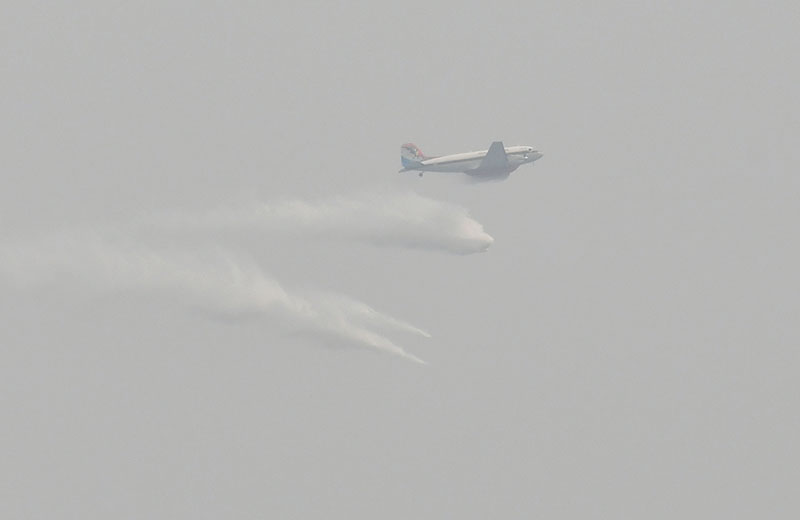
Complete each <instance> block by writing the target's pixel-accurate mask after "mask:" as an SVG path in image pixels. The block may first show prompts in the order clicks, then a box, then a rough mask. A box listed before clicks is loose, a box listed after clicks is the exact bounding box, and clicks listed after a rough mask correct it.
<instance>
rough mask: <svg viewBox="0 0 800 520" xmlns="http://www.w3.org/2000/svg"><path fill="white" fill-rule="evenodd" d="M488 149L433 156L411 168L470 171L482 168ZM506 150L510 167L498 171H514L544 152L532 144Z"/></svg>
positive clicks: (430, 170)
mask: <svg viewBox="0 0 800 520" xmlns="http://www.w3.org/2000/svg"><path fill="white" fill-rule="evenodd" d="M487 151H488V150H482V151H479V152H465V153H457V154H452V155H443V156H441V157H433V158H431V159H426V160H424V161H422V162H420V164H419V166H418V167H411V168H409V169H413V170H419V171H428V172H464V173H470V172H472V171H476V170H478V169H479V168H480V165H481V162H482V161H483V158H484V157H486V152H487ZM505 151H506V156H507V158H508V168H506V169H505V170H506V171H503V172H499V171H498V172H497V173H509V172H512V171H514V170H516V169H517V168H519V167H520V166H521V165H523V164H526V163H531V162H533V161H535V160H537V159H539V158H541V157H542V154H541V153H539V152H537V151H536V150H534V149H533V147H531V146H509V147H507V148H505Z"/></svg>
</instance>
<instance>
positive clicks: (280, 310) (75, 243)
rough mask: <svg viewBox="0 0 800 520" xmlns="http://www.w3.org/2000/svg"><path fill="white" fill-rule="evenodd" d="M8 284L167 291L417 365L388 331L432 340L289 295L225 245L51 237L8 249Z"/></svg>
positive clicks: (374, 314)
mask: <svg viewBox="0 0 800 520" xmlns="http://www.w3.org/2000/svg"><path fill="white" fill-rule="evenodd" d="M0 282H2V283H4V284H12V285H16V286H18V287H22V288H29V287H32V286H54V285H68V286H70V287H71V288H72V287H73V286H76V287H80V288H84V289H86V288H92V289H94V290H116V289H123V290H125V289H127V290H133V289H135V290H142V289H150V290H167V291H168V292H169V293H170V294H172V295H173V296H174V297H175V298H176V299H179V300H184V301H185V302H186V303H189V304H192V305H199V306H202V307H204V308H206V309H208V310H210V311H213V312H217V313H221V314H224V315H229V316H242V315H244V316H250V315H256V316H262V317H264V318H268V319H269V318H271V319H273V320H275V321H277V322H279V323H280V324H281V325H282V326H284V327H289V328H297V329H299V330H301V331H303V332H305V333H307V334H311V335H313V336H316V337H317V338H318V339H319V340H320V341H321V342H322V343H341V344H345V345H354V346H360V347H364V348H369V349H374V350H378V351H382V352H386V353H390V354H393V355H396V356H400V357H403V358H406V359H409V360H411V361H415V362H417V363H423V364H424V361H422V360H421V359H419V358H418V357H416V356H414V355H413V354H410V353H408V352H406V351H405V350H404V349H403V348H402V347H400V346H398V345H396V344H395V343H394V342H393V341H392V340H391V339H389V338H388V337H387V336H385V335H384V334H382V333H381V332H380V331H381V330H382V329H391V330H396V331H402V332H407V333H413V334H417V335H422V336H426V337H429V335H428V334H427V333H425V332H424V331H422V330H420V329H418V328H416V327H414V326H413V325H410V324H407V323H405V322H403V321H401V320H398V319H396V318H393V317H391V316H387V315H384V314H381V313H379V312H378V311H375V310H373V309H372V308H370V307H369V306H367V305H366V304H364V303H362V302H360V301H358V300H354V299H352V298H350V297H347V296H343V295H338V294H330V293H317V292H306V293H303V294H302V295H300V294H293V293H290V292H288V291H286V290H285V289H284V288H283V287H282V286H281V285H280V284H279V283H278V282H277V281H276V280H274V279H273V278H271V277H269V276H267V275H266V274H264V273H263V272H262V271H261V269H260V268H259V267H258V266H257V265H256V264H255V263H254V262H252V261H248V260H247V259H244V258H242V257H241V256H236V255H234V254H232V253H231V252H229V251H225V250H221V249H219V248H216V249H212V250H210V251H207V252H204V253H203V254H201V255H198V254H197V253H192V254H189V253H187V252H185V251H183V252H182V251H179V250H175V251H172V250H170V251H155V250H153V249H151V248H147V247H144V246H142V245H140V244H137V243H134V242H131V241H130V240H129V239H127V238H116V239H109V238H107V237H105V238H103V237H101V236H100V235H98V234H97V233H92V232H77V231H76V232H72V233H60V234H55V235H51V236H48V237H45V238H41V239H38V240H29V241H21V242H20V241H18V242H14V243H6V244H2V245H0Z"/></svg>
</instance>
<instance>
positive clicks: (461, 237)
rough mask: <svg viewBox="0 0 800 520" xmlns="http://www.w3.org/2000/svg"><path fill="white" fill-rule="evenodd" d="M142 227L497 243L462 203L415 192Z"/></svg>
mask: <svg viewBox="0 0 800 520" xmlns="http://www.w3.org/2000/svg"><path fill="white" fill-rule="evenodd" d="M136 224H137V226H139V227H143V228H145V229H155V230H162V231H172V232H208V231H214V230H217V231H245V232H247V231H252V232H265V233H270V234H273V235H283V236H292V235H306V236H311V237H313V238H315V239H317V240H319V241H339V242H342V241H345V242H361V243H367V244H371V245H376V246H389V247H405V248H412V249H425V250H433V251H445V252H449V253H455V254H471V253H478V252H482V251H486V250H487V249H488V248H489V246H491V245H492V243H493V242H494V239H493V238H492V237H491V235H489V234H488V233H486V231H484V229H483V226H482V225H481V224H480V222H478V221H476V220H475V219H473V218H472V217H471V216H470V215H469V212H468V211H467V210H466V209H465V208H463V207H461V206H458V205H455V204H451V203H448V202H444V201H439V200H435V199H429V198H426V197H422V196H420V195H418V194H417V193H414V192H411V191H409V192H403V193H388V192H375V191H373V192H361V193H358V194H355V195H349V196H337V197H331V198H325V199H318V200H300V199H284V200H281V201H277V202H271V203H263V204H256V205H251V206H248V207H241V208H236V207H227V208H218V209H215V210H212V211H208V212H205V213H202V212H201V213H189V212H176V211H173V212H168V213H162V214H160V215H155V216H149V217H146V218H141V219H138V220H137V222H136Z"/></svg>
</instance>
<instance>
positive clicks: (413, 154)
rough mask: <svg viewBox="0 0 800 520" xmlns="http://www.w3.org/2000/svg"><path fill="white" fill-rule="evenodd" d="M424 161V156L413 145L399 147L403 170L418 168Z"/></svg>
mask: <svg viewBox="0 0 800 520" xmlns="http://www.w3.org/2000/svg"><path fill="white" fill-rule="evenodd" d="M425 159H427V157H426V156H425V154H424V153H422V150H420V149H419V148H418V147H417V145H415V144H413V143H406V144H404V145H403V146H401V147H400V162H401V163H403V168H413V167H414V166H419V163H421V162H422V161H424V160H425Z"/></svg>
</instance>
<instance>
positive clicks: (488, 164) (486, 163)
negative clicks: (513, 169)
mask: <svg viewBox="0 0 800 520" xmlns="http://www.w3.org/2000/svg"><path fill="white" fill-rule="evenodd" d="M507 167H508V157H506V149H505V147H504V146H503V141H495V142H493V143H492V146H490V147H489V150H488V151H487V152H486V157H484V158H483V161H481V165H480V166H478V169H479V170H496V169H502V168H507Z"/></svg>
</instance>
